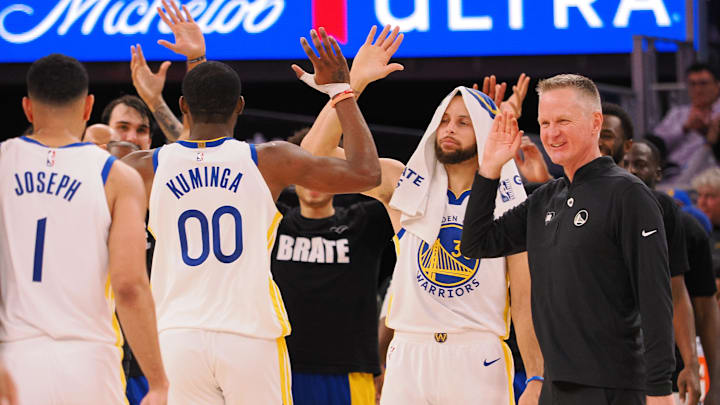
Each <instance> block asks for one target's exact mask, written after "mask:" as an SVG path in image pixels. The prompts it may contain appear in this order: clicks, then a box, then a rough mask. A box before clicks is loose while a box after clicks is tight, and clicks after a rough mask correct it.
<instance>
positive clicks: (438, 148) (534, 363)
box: [303, 32, 543, 405]
mask: <svg viewBox="0 0 720 405" xmlns="http://www.w3.org/2000/svg"><path fill="white" fill-rule="evenodd" d="M386 34H387V33H386V32H385V33H384V34H381V35H380V38H379V39H378V40H377V41H376V46H377V47H379V48H380V49H377V50H376V52H380V51H381V50H383V49H384V50H386V51H387V49H389V46H390V44H388V43H387V40H385V36H386ZM371 40H372V38H371V37H370V36H369V37H368V41H371ZM366 45H367V42H366ZM388 59H389V56H388ZM353 68H354V66H353ZM381 70H382V69H380V68H379V67H377V66H375V67H372V68H370V69H365V68H363V69H359V70H357V71H356V70H355V69H353V71H352V74H351V78H352V86H353V89H356V91H358V90H362V89H364V88H365V86H367V84H368V83H370V82H371V81H373V80H375V79H376V77H378V76H377V72H380V71H381ZM525 86H527V84H526V83H525ZM458 94H459V93H458ZM477 95H478V96H480V94H479V93H478V94H477ZM523 97H524V96H523ZM485 101H486V103H485V104H486V105H492V100H490V99H489V98H487V99H486V100H485ZM514 101H517V100H514ZM478 102H480V100H479V99H478ZM520 104H522V100H520ZM491 109H492V108H491ZM506 114H511V112H510V110H507V113H506ZM511 118H512V117H511ZM341 132H342V130H341V128H340V127H339V125H338V124H337V119H336V118H335V113H334V112H333V111H332V110H331V109H330V108H328V107H327V106H326V107H325V109H324V110H323V112H322V113H321V114H320V116H319V117H318V120H317V121H316V122H315V125H314V126H313V129H312V130H311V131H310V133H309V134H308V135H307V136H306V138H305V140H304V141H303V147H304V148H306V149H308V150H309V151H311V152H312V153H313V154H317V155H325V156H338V157H342V156H343V153H344V151H343V150H342V149H341V148H338V147H337V145H338V141H339V138H340V135H341ZM435 155H436V157H437V159H438V160H439V161H440V162H441V163H443V164H444V167H445V170H446V172H447V176H448V188H449V190H447V195H448V200H447V204H446V207H445V212H444V213H443V225H442V227H441V230H440V233H439V234H438V237H437V240H436V242H435V243H434V244H428V243H426V242H424V241H422V240H421V239H420V238H419V237H417V236H416V235H414V234H412V233H409V232H405V230H404V229H403V228H402V225H401V221H400V220H401V213H400V211H398V210H396V209H394V208H392V207H390V200H391V198H392V197H393V193H394V192H395V189H396V187H397V185H398V181H400V180H401V177H402V178H403V179H402V181H410V182H412V181H417V180H418V179H417V178H413V173H412V172H411V171H405V165H403V164H402V163H400V162H398V161H395V160H391V159H381V167H382V176H383V180H382V184H381V185H380V186H379V187H377V188H375V189H373V190H370V191H368V192H366V193H365V194H366V195H369V196H372V197H374V198H376V199H378V200H380V201H381V202H383V203H384V204H385V206H386V207H387V210H388V214H389V215H390V218H391V220H392V222H393V227H394V228H395V232H396V233H397V238H398V241H397V242H398V245H399V251H398V259H397V264H396V267H395V273H394V275H393V284H392V288H391V291H392V292H391V293H392V294H393V296H392V297H391V301H390V304H389V313H388V316H387V324H388V326H389V327H390V328H392V329H395V332H396V333H395V338H394V340H393V342H392V343H391V345H390V347H389V349H388V355H387V370H386V374H385V381H384V385H383V391H382V397H381V403H382V404H393V405H394V404H409V403H428V404H469V403H492V404H508V403H514V399H513V395H512V378H513V376H512V357H511V354H510V351H509V349H508V348H507V346H506V345H505V343H504V342H502V339H506V338H507V334H508V332H509V331H508V326H509V312H510V311H509V307H508V306H507V304H509V301H508V298H509V297H508V296H507V287H508V282H509V286H510V290H511V292H512V296H513V300H512V319H513V321H514V323H515V328H516V331H517V336H518V343H519V346H520V350H521V352H522V354H523V360H524V362H525V365H526V368H527V372H528V376H529V377H531V379H532V381H530V383H529V384H528V388H527V389H526V391H525V392H524V393H523V396H522V397H521V399H520V403H521V404H537V400H538V397H539V393H540V388H541V384H542V377H540V376H542V371H543V364H542V355H541V354H540V350H539V348H538V344H537V339H536V337H535V332H534V328H533V325H532V319H531V313H530V302H529V291H530V276H529V269H528V263H527V256H526V253H521V254H518V255H514V256H509V257H507V259H506V261H504V259H493V260H492V261H490V260H483V261H482V262H477V261H475V260H470V259H467V258H464V257H463V256H462V253H461V250H460V246H459V243H458V242H459V240H460V235H461V232H462V223H463V217H464V213H465V207H466V205H467V198H466V197H467V195H469V191H470V187H471V185H472V183H473V179H474V176H475V173H477V170H478V158H477V146H476V136H475V132H474V129H473V125H472V121H471V117H470V114H469V112H468V109H467V107H466V105H465V104H464V102H463V98H462V97H460V96H459V95H458V96H456V97H454V98H453V99H452V100H451V101H450V103H449V105H448V107H447V109H446V110H445V112H444V114H443V117H442V120H441V122H440V125H439V127H438V128H437V130H436V133H435ZM518 178H519V177H518ZM510 181H515V180H514V179H511V180H510ZM517 202H519V201H517ZM434 252H447V256H448V257H444V256H443V257H444V258H441V259H442V260H439V262H440V263H445V264H447V265H448V266H449V267H452V266H465V267H466V268H469V269H471V270H472V272H471V273H469V274H471V276H469V277H466V276H461V277H457V276H453V275H451V273H452V269H451V268H447V269H444V268H440V269H435V268H433V266H434V265H432V263H430V262H431V261H433V259H434V258H436V257H437V256H436V255H435V254H434ZM450 257H452V258H450ZM445 259H447V260H445ZM436 264H437V262H436ZM506 265H507V270H506V268H505V266H506ZM438 267H442V266H441V265H438ZM436 270H438V271H437V272H436ZM443 273H447V274H443ZM506 277H507V278H506ZM478 401H479V402H478Z"/></svg>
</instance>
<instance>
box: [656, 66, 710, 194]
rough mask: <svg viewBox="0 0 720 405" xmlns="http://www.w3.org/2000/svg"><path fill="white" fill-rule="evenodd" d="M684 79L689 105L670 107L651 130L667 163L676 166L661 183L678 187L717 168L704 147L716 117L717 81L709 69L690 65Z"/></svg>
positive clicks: (708, 149) (708, 67) (707, 149)
mask: <svg viewBox="0 0 720 405" xmlns="http://www.w3.org/2000/svg"><path fill="white" fill-rule="evenodd" d="M686 79H687V87H688V94H689V96H690V104H689V105H681V106H675V107H673V108H671V109H670V111H669V112H668V113H667V115H666V116H665V118H664V119H663V120H662V122H661V123H660V124H659V125H658V126H657V127H656V128H655V134H656V135H657V136H659V137H660V138H662V139H663V141H664V142H665V145H666V146H667V149H668V154H669V156H668V160H669V161H670V163H673V164H674V165H676V166H677V167H675V168H672V169H674V170H668V171H667V172H666V173H664V174H663V176H664V179H665V180H664V181H663V183H664V184H672V185H676V186H680V187H682V186H687V185H689V183H690V181H691V180H692V178H693V177H695V176H696V175H697V174H699V173H700V172H702V171H703V170H705V169H707V168H709V167H713V166H716V165H717V162H716V160H715V157H714V156H713V152H712V150H711V148H710V147H707V146H706V145H708V138H707V137H708V132H709V129H710V125H711V122H712V121H713V119H715V118H717V117H719V116H720V80H718V75H717V73H716V72H715V71H714V70H713V68H712V67H710V66H709V65H707V64H701V63H697V64H694V65H692V66H690V67H689V68H688V70H687V77H686Z"/></svg>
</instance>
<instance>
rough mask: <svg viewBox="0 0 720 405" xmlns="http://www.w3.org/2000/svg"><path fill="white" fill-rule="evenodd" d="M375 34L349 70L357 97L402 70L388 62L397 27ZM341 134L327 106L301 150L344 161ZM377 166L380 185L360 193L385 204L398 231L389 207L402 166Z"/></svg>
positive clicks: (394, 47)
mask: <svg viewBox="0 0 720 405" xmlns="http://www.w3.org/2000/svg"><path fill="white" fill-rule="evenodd" d="M376 34H377V27H375V26H373V27H372V28H371V29H370V32H369V33H368V36H367V38H366V39H365V43H364V44H363V46H362V47H361V48H360V50H359V51H358V53H357V55H356V56H355V59H354V60H353V65H352V69H351V70H350V84H351V87H352V88H353V90H354V91H355V92H356V95H358V96H359V94H360V93H361V92H362V91H363V90H364V89H365V88H366V87H367V85H368V84H370V83H372V82H374V81H377V80H380V79H383V78H385V77H387V76H388V75H389V74H390V73H392V72H395V71H398V70H403V69H404V68H403V66H402V65H400V64H398V63H389V61H390V58H392V56H393V55H394V54H395V52H396V51H397V50H398V48H399V47H400V44H401V43H402V41H403V38H404V36H403V34H399V28H398V27H395V29H393V30H390V26H389V25H387V26H385V28H384V29H383V30H382V32H381V33H380V35H378V36H377V38H376ZM342 134H343V127H342V125H341V124H340V120H339V119H338V114H337V112H336V111H335V110H334V109H333V108H332V106H331V105H330V103H328V104H327V105H326V106H325V108H323V110H322V111H321V112H320V114H319V115H318V117H317V119H316V120H315V123H314V124H313V126H312V128H311V129H310V132H309V133H308V134H307V135H306V136H305V138H304V139H303V142H302V147H303V149H305V150H307V151H309V152H310V153H312V154H313V155H317V156H334V157H338V158H342V159H344V158H345V151H344V150H343V149H342V148H340V147H338V143H339V142H340V137H341V136H342ZM380 167H381V169H382V181H381V183H380V185H379V186H378V187H375V188H373V189H371V190H368V191H365V192H363V194H365V195H367V196H370V197H373V198H375V199H377V200H379V201H380V202H382V203H383V204H384V205H385V207H386V209H387V210H388V214H389V215H390V219H391V221H392V223H393V228H394V229H395V230H396V231H397V230H399V226H400V213H399V212H398V211H397V210H394V209H392V208H390V206H389V204H390V199H391V198H392V194H393V192H394V191H395V186H396V185H397V182H398V179H399V178H400V175H401V173H402V171H403V169H404V168H405V165H403V164H402V163H401V162H398V161H397V160H393V159H380Z"/></svg>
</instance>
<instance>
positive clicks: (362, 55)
mask: <svg viewBox="0 0 720 405" xmlns="http://www.w3.org/2000/svg"><path fill="white" fill-rule="evenodd" d="M390 57H391V54H388V53H387V52H386V51H385V50H384V49H382V48H381V47H379V46H375V45H369V44H365V45H363V46H361V47H360V49H359V50H358V53H357V55H355V59H354V60H353V64H352V70H351V71H350V74H351V75H352V76H353V77H355V76H357V75H360V76H362V77H363V78H364V79H365V80H367V81H368V82H373V81H375V80H379V79H382V78H384V77H385V76H386V75H387V74H386V73H385V66H387V63H388V62H389V61H390Z"/></svg>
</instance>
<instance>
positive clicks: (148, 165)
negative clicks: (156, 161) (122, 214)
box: [122, 149, 155, 204]
mask: <svg viewBox="0 0 720 405" xmlns="http://www.w3.org/2000/svg"><path fill="white" fill-rule="evenodd" d="M154 151H155V149H150V150H139V151H136V152H133V153H130V154H128V155H126V156H125V157H123V158H122V162H123V163H125V164H126V165H128V166H130V167H132V168H133V169H135V171H136V172H138V173H139V174H140V177H141V178H142V181H143V184H144V185H145V204H149V202H150V190H151V189H152V182H153V179H154V178H155V168H154V166H153V161H152V155H153V152H154Z"/></svg>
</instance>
